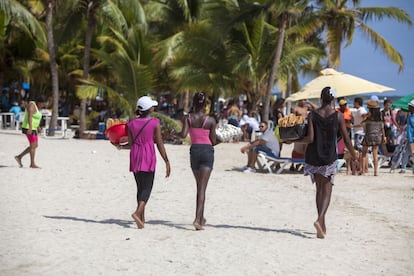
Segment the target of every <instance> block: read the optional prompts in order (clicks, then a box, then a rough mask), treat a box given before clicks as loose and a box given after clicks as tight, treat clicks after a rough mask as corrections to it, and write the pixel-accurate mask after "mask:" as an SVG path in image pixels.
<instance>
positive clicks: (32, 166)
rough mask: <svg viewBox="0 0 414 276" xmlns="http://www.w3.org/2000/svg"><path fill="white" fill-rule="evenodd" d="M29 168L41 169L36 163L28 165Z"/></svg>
mask: <svg viewBox="0 0 414 276" xmlns="http://www.w3.org/2000/svg"><path fill="white" fill-rule="evenodd" d="M30 168H31V169H41V168H42V167H39V166H38V165H30Z"/></svg>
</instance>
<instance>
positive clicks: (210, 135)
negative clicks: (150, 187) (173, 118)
mask: <svg viewBox="0 0 414 276" xmlns="http://www.w3.org/2000/svg"><path fill="white" fill-rule="evenodd" d="M206 100H207V98H206V95H205V94H204V93H196V94H195V95H194V98H193V110H192V112H190V114H188V115H187V116H185V117H184V118H183V129H182V130H181V133H179V134H178V135H179V136H180V137H182V138H184V137H186V136H187V134H188V133H190V138H191V147H190V162H191V169H192V170H193V174H194V177H195V180H196V183H197V205H196V213H195V219H194V222H193V225H194V227H195V229H196V230H203V229H204V228H203V227H204V225H205V224H206V219H205V218H204V203H205V196H206V189H207V183H208V180H209V178H210V174H211V171H212V170H213V164H214V148H213V145H215V144H216V120H215V119H214V118H213V117H210V116H207V115H206V114H205V113H204V111H205V107H206Z"/></svg>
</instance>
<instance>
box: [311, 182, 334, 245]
mask: <svg viewBox="0 0 414 276" xmlns="http://www.w3.org/2000/svg"><path fill="white" fill-rule="evenodd" d="M315 181H316V189H317V193H318V192H320V193H321V195H320V197H319V199H317V200H318V202H317V203H316V204H317V208H318V219H317V220H316V221H315V223H314V226H315V228H316V231H317V237H318V238H320V239H323V238H324V237H325V234H326V225H325V215H326V212H327V211H328V207H329V203H330V202H331V194H332V183H331V182H330V181H329V179H328V178H326V177H324V176H322V175H320V174H315ZM318 190H320V191H318ZM321 230H322V232H321Z"/></svg>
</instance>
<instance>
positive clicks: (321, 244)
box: [0, 131, 414, 275]
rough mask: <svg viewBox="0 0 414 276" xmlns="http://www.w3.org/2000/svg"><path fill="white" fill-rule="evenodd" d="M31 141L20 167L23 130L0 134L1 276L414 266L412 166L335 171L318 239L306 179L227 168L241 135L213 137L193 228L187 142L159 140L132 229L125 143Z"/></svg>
mask: <svg viewBox="0 0 414 276" xmlns="http://www.w3.org/2000/svg"><path fill="white" fill-rule="evenodd" d="M39 144H40V145H39V148H38V154H37V163H38V165H40V166H42V169H40V170H36V169H29V168H28V164H29V159H28V158H29V157H28V156H26V157H25V158H24V160H23V163H24V165H25V167H24V168H19V167H18V166H17V163H16V161H15V160H14V158H13V156H14V155H16V154H18V153H20V152H21V150H23V149H24V148H25V147H26V146H27V141H26V138H25V137H24V136H23V135H10V134H4V131H3V133H0V160H1V161H0V179H1V184H0V221H1V224H0V237H1V242H0V275H138V274H137V273H141V274H144V275H240V274H242V275H413V274H414V175H413V174H412V173H411V172H409V173H406V174H405V175H400V174H398V173H393V174H391V173H389V171H388V169H381V172H380V176H379V177H374V176H373V175H372V172H371V173H370V174H369V175H367V176H346V175H345V173H344V172H341V173H339V174H338V175H337V177H336V182H335V183H336V184H335V186H334V190H333V196H332V201H331V206H330V208H329V210H328V214H327V228H328V230H327V231H328V234H327V237H326V239H324V240H320V239H316V234H315V229H314V227H313V222H314V220H315V219H316V207H315V203H314V197H315V188H314V186H313V185H312V184H311V182H310V179H309V178H308V177H304V176H303V175H301V174H298V173H295V174H293V173H290V172H286V173H284V174H282V175H275V174H266V173H257V174H246V173H242V172H238V171H235V170H233V168H234V167H239V166H242V165H244V164H245V160H246V156H245V155H242V154H241V153H240V151H239V149H240V147H241V146H242V144H241V143H240V144H221V145H218V146H217V147H216V155H215V156H216V162H215V168H214V171H213V173H212V176H211V179H210V182H209V186H208V189H207V202H206V209H205V216H206V218H207V226H206V229H205V230H204V231H194V229H193V226H192V222H193V219H194V212H195V183H194V178H193V176H192V173H191V170H190V168H189V155H188V151H189V146H186V145H185V146H176V145H166V148H167V153H168V155H169V158H170V160H171V166H172V175H171V177H170V178H169V179H165V178H164V174H165V167H164V163H163V162H159V163H158V170H157V173H156V179H155V185H154V189H153V192H152V196H151V198H150V201H149V204H148V208H147V213H146V219H147V223H146V225H145V228H144V229H142V230H139V229H137V228H136V225H135V223H134V222H133V220H132V218H131V217H130V215H131V213H132V212H133V211H134V210H135V206H136V205H135V204H136V203H135V197H136V186H135V182H134V179H133V176H132V174H131V173H130V172H129V171H128V164H129V160H128V158H129V155H128V151H118V150H116V149H115V148H114V147H113V146H112V145H110V143H109V142H108V141H103V140H96V141H95V140H93V141H92V140H75V139H64V140H62V139H44V138H41V139H40V141H39ZM286 152H287V151H286V150H285V151H284V153H285V154H286ZM159 160H160V159H159ZM371 170H372V169H371Z"/></svg>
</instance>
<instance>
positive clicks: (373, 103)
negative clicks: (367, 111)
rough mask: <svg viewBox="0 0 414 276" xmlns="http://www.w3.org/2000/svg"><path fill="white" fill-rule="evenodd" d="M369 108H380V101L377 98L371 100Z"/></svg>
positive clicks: (368, 104)
mask: <svg viewBox="0 0 414 276" xmlns="http://www.w3.org/2000/svg"><path fill="white" fill-rule="evenodd" d="M367 106H368V108H379V105H378V102H377V101H375V100H370V101H368V103H367Z"/></svg>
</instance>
